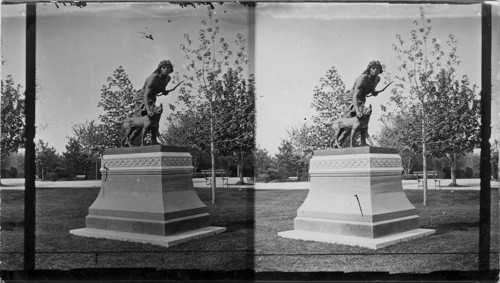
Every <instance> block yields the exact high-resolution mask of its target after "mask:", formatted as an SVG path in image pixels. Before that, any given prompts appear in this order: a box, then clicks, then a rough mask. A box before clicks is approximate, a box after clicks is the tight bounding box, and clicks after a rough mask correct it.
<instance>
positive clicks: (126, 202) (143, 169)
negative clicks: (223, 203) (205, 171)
mask: <svg viewBox="0 0 500 283" xmlns="http://www.w3.org/2000/svg"><path fill="white" fill-rule="evenodd" d="M192 172H193V166H192V163H191V155H190V154H189V153H188V152H187V150H186V149H185V148H181V147H169V146H161V145H155V146H146V147H131V148H115V149H106V151H105V153H104V155H103V160H102V167H101V173H102V185H101V190H100V192H99V195H98V196H97V199H96V200H95V202H94V203H93V204H92V206H90V208H89V215H88V216H87V217H86V219H85V222H86V228H82V229H76V230H71V231H70V233H71V234H74V235H79V236H88V237H96V238H109V239H117V240H128V241H136V242H143V243H153V244H158V245H162V246H166V247H168V246H172V245H174V244H178V243H182V242H185V241H188V240H191V239H195V238H200V237H203V236H208V235H213V234H215V233H220V232H223V231H225V230H226V229H225V228H222V227H212V226H210V215H209V214H208V213H207V208H206V206H205V204H203V202H202V201H201V200H200V199H199V197H198V195H197V194H196V192H195V191H194V187H193V179H192Z"/></svg>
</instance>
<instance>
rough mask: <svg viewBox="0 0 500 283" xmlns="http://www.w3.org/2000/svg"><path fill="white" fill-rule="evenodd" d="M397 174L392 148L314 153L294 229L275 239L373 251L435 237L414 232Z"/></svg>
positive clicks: (412, 215) (414, 223)
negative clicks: (306, 187)
mask: <svg viewBox="0 0 500 283" xmlns="http://www.w3.org/2000/svg"><path fill="white" fill-rule="evenodd" d="M401 170H402V168H401V157H400V156H399V154H398V150H397V149H395V148H377V147H356V148H346V149H333V150H318V151H315V152H314V156H313V158H312V159H311V161H310V166H309V175H310V178H311V181H310V182H311V184H310V188H309V194H308V195H307V198H306V199H305V201H304V203H302V205H301V206H300V207H299V208H298V209H297V217H296V218H295V219H294V230H293V231H287V232H282V233H279V234H278V235H279V236H282V237H288V238H294V239H303V240H313V241H321V242H330V243H337V244H345V245H355V246H363V247H368V248H373V249H377V248H380V247H384V246H388V245H392V244H395V243H398V242H401V241H409V240H412V239H415V238H418V237H423V236H427V235H430V234H433V233H434V232H435V231H434V230H427V229H418V228H419V221H418V218H419V217H418V215H417V214H416V209H415V207H414V206H413V205H412V204H411V203H410V201H409V200H408V198H407V197H406V195H405V193H404V191H403V185H402V181H401Z"/></svg>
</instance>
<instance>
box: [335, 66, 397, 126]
mask: <svg viewBox="0 0 500 283" xmlns="http://www.w3.org/2000/svg"><path fill="white" fill-rule="evenodd" d="M382 73H383V70H382V65H381V64H380V62H379V61H371V62H370V63H369V64H368V67H366V70H365V71H364V72H363V73H362V74H361V76H359V77H358V78H357V79H356V80H355V81H354V85H353V86H352V89H351V90H350V91H349V94H350V95H351V96H352V100H351V105H350V107H349V109H348V111H347V112H346V113H345V114H344V116H345V117H355V116H358V117H361V115H362V112H361V111H360V107H361V106H364V105H365V102H366V98H367V97H370V96H377V95H378V94H379V93H381V92H383V91H384V90H385V89H386V88H387V87H388V86H389V85H390V84H391V83H392V82H391V83H389V84H388V85H386V86H385V87H384V88H383V89H382V90H379V91H376V90H375V87H376V86H377V85H378V83H379V82H380V77H379V75H380V74H382Z"/></svg>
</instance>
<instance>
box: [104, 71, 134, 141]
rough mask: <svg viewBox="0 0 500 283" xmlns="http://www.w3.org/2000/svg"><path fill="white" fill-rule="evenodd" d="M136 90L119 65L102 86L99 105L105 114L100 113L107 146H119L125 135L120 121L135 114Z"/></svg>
mask: <svg viewBox="0 0 500 283" xmlns="http://www.w3.org/2000/svg"><path fill="white" fill-rule="evenodd" d="M135 93H137V90H134V86H133V84H132V83H131V82H130V80H129V78H128V75H127V73H126V72H125V69H124V68H123V67H122V66H119V67H118V68H117V69H116V70H115V71H114V72H113V75H112V76H111V77H108V79H107V84H106V85H103V86H102V89H101V101H99V103H98V104H97V107H101V108H102V109H103V111H104V114H101V115H99V119H100V120H101V122H102V123H103V126H102V127H103V128H102V131H103V132H104V133H105V134H106V137H107V138H106V139H105V140H104V146H105V147H118V146H120V141H121V139H122V138H123V137H124V135H125V132H124V130H123V128H122V126H121V124H118V122H119V121H120V120H122V119H124V118H126V117H130V116H132V115H133V114H134V97H135V96H134V94H135Z"/></svg>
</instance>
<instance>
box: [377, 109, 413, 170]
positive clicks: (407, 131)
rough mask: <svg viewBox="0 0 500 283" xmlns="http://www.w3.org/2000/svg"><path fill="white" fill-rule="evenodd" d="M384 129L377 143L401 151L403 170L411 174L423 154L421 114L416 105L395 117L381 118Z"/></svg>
mask: <svg viewBox="0 0 500 283" xmlns="http://www.w3.org/2000/svg"><path fill="white" fill-rule="evenodd" d="M381 121H382V124H383V125H382V128H381V131H380V134H379V135H378V136H377V137H375V139H376V140H377V142H378V143H379V144H380V145H381V146H384V147H395V148H397V149H398V150H399V155H400V156H401V161H402V165H403V170H404V172H405V174H406V175H408V174H410V172H411V171H412V169H413V166H414V165H415V161H416V159H417V157H418V156H417V155H418V152H421V147H420V145H421V144H420V143H417V142H415V141H418V140H419V129H420V128H421V125H420V122H421V117H420V112H419V111H418V108H417V107H415V106H414V105H413V106H411V107H409V108H408V109H406V110H401V111H400V112H399V113H397V114H395V115H390V116H386V117H382V118H381Z"/></svg>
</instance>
